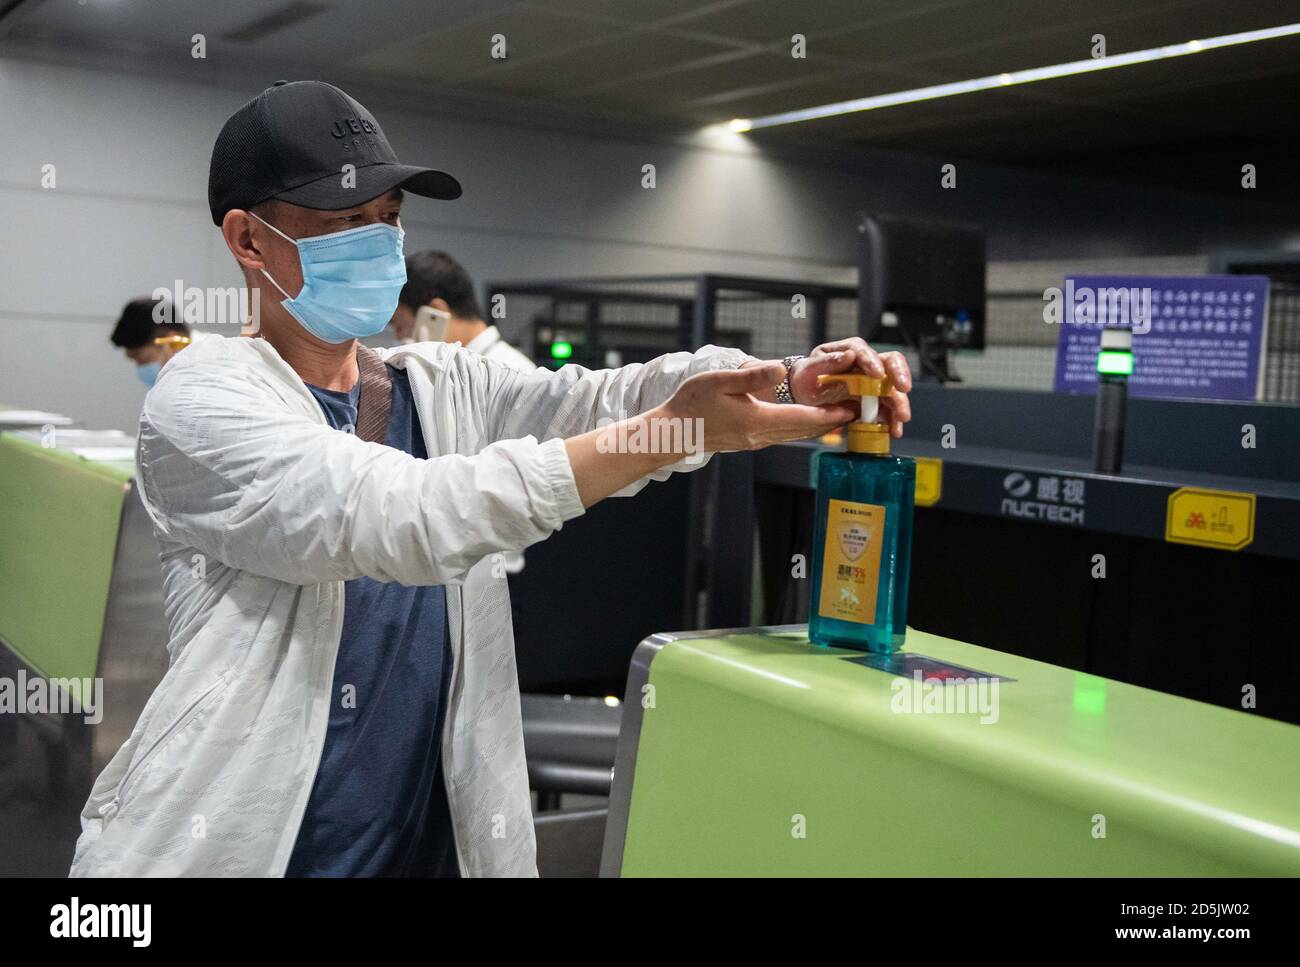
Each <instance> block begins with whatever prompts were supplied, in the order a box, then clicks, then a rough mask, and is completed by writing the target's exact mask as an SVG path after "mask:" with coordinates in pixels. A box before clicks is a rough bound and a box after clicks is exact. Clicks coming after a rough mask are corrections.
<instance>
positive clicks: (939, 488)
mask: <svg viewBox="0 0 1300 967" xmlns="http://www.w3.org/2000/svg"><path fill="white" fill-rule="evenodd" d="M942 496H943V461H942V460H937V459H935V458H934V457H917V458H916V505H917V506H918V507H933V506H934V505H935V504H937V503H938V502H939V498H940V497H942Z"/></svg>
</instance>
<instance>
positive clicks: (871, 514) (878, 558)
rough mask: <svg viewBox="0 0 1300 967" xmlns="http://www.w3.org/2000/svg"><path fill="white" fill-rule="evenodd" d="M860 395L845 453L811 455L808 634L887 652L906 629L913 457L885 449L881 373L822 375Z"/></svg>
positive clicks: (897, 646) (815, 639)
mask: <svg viewBox="0 0 1300 967" xmlns="http://www.w3.org/2000/svg"><path fill="white" fill-rule="evenodd" d="M822 380H823V381H824V382H831V381H836V382H845V383H848V384H849V392H850V393H851V394H852V395H854V396H861V397H862V398H863V414H862V415H863V417H864V420H863V421H862V422H857V423H851V424H849V428H848V447H849V449H848V450H847V451H846V452H844V453H837V452H830V451H827V452H822V453H819V454H817V455H816V457H815V458H814V469H813V473H814V475H815V477H816V481H817V505H816V510H815V514H816V516H815V518H814V521H815V523H814V528H813V546H812V554H813V568H812V584H811V588H810V600H809V602H808V637H809V639H810V640H811V641H813V642H814V643H816V644H819V645H833V646H836V647H839V648H854V649H859V650H866V651H872V652H877V653H880V654H886V655H887V654H892V653H893V652H895V651H897V650H899V649H900V648H902V647H903V641H904V637H905V636H906V633H907V587H908V578H909V575H910V572H911V565H912V514H913V508H914V506H915V500H916V462H915V461H914V460H912V459H911V458H909V457H897V456H893V455H892V454H890V452H889V427H888V426H886V425H884V424H880V423H874V422H867V420H870V419H874V417H875V415H876V409H877V401H876V399H875V397H878V396H882V395H885V394H886V393H888V392H889V388H888V383H887V381H886V380H883V379H872V378H870V377H867V376H825V377H822Z"/></svg>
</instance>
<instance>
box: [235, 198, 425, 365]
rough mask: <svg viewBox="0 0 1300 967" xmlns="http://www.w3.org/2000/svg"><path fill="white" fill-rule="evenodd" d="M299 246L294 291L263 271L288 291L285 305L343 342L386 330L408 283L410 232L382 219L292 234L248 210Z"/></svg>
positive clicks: (310, 327)
mask: <svg viewBox="0 0 1300 967" xmlns="http://www.w3.org/2000/svg"><path fill="white" fill-rule="evenodd" d="M249 214H250V215H253V217H254V218H257V220H258V221H259V222H261V223H262V224H263V225H265V226H266V227H267V228H269V229H270V230H271V231H273V232H275V233H276V234H277V235H279V236H280V237H281V238H285V239H288V241H290V242H293V244H294V245H295V246H296V247H297V249H298V261H299V262H300V263H301V264H302V289H301V290H299V292H298V294H297V295H296V296H290V295H289V293H287V292H285V291H284V289H282V288H281V287H280V283H278V282H276V281H275V279H272V278H271V274H270V273H269V272H267V271H266V269H263V270H262V274H263V275H265V276H266V277H267V278H268V279H270V281H271V284H272V285H273V286H275V287H276V288H277V289H280V292H281V293H282V294H283V295H284V301H283V302H281V303H280V305H282V306H284V308H285V311H286V312H288V313H289V315H291V316H293V317H294V318H295V319H297V320H298V322H299V323H300V324H301V325H302V327H303V328H304V329H306V330H307V331H308V332H309V333H311V334H312V335H313V336H315V337H316V338H318V339H323V340H325V341H326V342H332V343H343V342H347V341H348V340H349V339H363V338H365V337H366V336H374V335H377V334H378V333H380V332H382V331H383V329H384V327H385V326H386V325H388V322H389V320H390V319H392V318H393V313H394V312H395V311H396V310H397V296H398V295H399V294H400V293H401V291H402V286H404V285H405V284H406V260H405V259H404V258H403V257H402V239H403V238H405V237H406V233H405V232H403V231H402V230H401V229H400V228H397V227H395V226H393V225H385V224H384V223H383V222H377V223H375V224H374V225H363V226H362V227H360V228H349V229H347V230H346V231H342V232H333V233H331V234H329V235H317V236H315V237H313V238H298V239H294V238H289V236H288V235H285V234H284V232H282V231H280V230H279V229H278V228H276V227H275V226H274V225H272V224H271V223H270V222H268V221H266V220H265V219H264V218H259V217H258V216H257V215H255V214H253V213H252V212H249Z"/></svg>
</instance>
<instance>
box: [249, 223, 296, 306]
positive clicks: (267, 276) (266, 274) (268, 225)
mask: <svg viewBox="0 0 1300 967" xmlns="http://www.w3.org/2000/svg"><path fill="white" fill-rule="evenodd" d="M248 214H250V215H252V216H253V217H254V218H256V219H257V220H258V221H259V222H261V223H262V224H263V225H265V226H266V227H267V228H269V229H270V230H271V231H273V232H275V234H277V235H279V236H280V237H281V238H282V239H284V240H285V241H286V242H288V243H289V244H290V245H292V246H293V247H294V248H295V249H296V248H297V247H298V242H297V241H296V240H294V239H292V238H290V237H289V236H288V235H286V234H284V232H282V231H280V230H279V229H278V228H276V227H275V226H274V225H272V224H271V223H270V222H268V221H267V220H266V219H265V218H263V217H262V216H261V215H259V214H258V213H257V212H255V211H250V212H249V213H248ZM260 271H261V273H262V274H263V275H264V276H266V278H267V281H268V282H270V283H271V284H272V285H273V286H275V287H276V288H277V289H279V290H280V295H282V296H284V297H285V298H286V299H288V300H289V301H290V302H292V301H293V296H291V295H289V293H287V292H285V291H284V289H283V288H281V286H280V283H279V282H277V281H275V279H273V278H271V273H270V272H268V271H266V269H261V270H260Z"/></svg>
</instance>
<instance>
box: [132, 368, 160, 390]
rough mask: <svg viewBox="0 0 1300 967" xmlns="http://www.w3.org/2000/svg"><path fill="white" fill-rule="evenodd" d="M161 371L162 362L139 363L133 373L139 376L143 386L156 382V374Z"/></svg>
mask: <svg viewBox="0 0 1300 967" xmlns="http://www.w3.org/2000/svg"><path fill="white" fill-rule="evenodd" d="M161 371H162V363H141V364H140V365H139V366H137V367H136V368H135V374H136V375H137V376H139V377H140V382H142V383H144V385H145V386H152V385H153V384H154V383H156V382H158V374H159V373H160V372H161Z"/></svg>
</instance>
